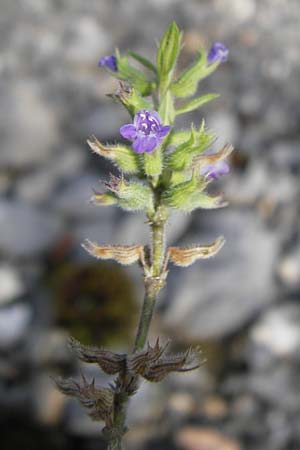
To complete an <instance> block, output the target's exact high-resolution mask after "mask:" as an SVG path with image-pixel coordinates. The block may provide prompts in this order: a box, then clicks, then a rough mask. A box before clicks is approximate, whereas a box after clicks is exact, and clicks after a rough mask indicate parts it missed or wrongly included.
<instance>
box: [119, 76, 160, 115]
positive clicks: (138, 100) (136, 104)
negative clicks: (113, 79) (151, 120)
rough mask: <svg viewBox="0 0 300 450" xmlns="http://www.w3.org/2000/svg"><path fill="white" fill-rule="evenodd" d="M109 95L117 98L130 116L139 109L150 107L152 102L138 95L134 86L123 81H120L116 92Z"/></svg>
mask: <svg viewBox="0 0 300 450" xmlns="http://www.w3.org/2000/svg"><path fill="white" fill-rule="evenodd" d="M111 97H112V98H115V99H116V100H118V101H119V102H120V103H121V104H122V105H123V106H124V107H125V108H126V109H127V111H128V112H129V114H130V115H131V116H132V117H133V116H134V115H135V113H137V112H138V111H140V110H141V109H152V104H151V103H150V102H149V101H148V100H146V99H145V98H144V97H142V96H141V95H139V93H138V92H137V90H136V89H135V88H134V87H132V86H130V85H128V84H127V85H126V84H125V83H120V87H119V90H118V92H117V93H116V94H113V95H111Z"/></svg>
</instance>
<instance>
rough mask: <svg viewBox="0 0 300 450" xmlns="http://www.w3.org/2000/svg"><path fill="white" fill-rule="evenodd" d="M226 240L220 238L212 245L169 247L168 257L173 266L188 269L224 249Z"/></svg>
mask: <svg viewBox="0 0 300 450" xmlns="http://www.w3.org/2000/svg"><path fill="white" fill-rule="evenodd" d="M224 243H225V239H224V238H223V236H220V237H219V238H218V239H216V240H215V242H213V243H212V244H210V245H204V246H195V247H186V248H179V247H169V249H168V256H169V259H170V260H171V261H172V263H173V264H175V265H176V266H180V267H188V266H190V265H191V264H193V263H194V262H195V261H197V260H198V259H207V258H210V257H211V256H214V255H216V254H217V253H218V251H219V250H220V249H221V248H222V247H223V245H224Z"/></svg>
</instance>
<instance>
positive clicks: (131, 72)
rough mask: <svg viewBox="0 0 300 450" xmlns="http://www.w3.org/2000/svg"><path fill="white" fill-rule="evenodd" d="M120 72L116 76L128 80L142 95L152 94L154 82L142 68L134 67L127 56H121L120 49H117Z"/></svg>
mask: <svg viewBox="0 0 300 450" xmlns="http://www.w3.org/2000/svg"><path fill="white" fill-rule="evenodd" d="M116 58H117V67H118V72H116V76H117V77H118V78H120V79H121V80H126V81H128V82H129V83H130V84H131V85H132V86H133V87H134V88H136V89H137V90H138V91H139V92H140V93H141V94H142V95H150V94H151V92H152V89H153V82H152V81H151V80H149V79H148V77H147V76H146V75H145V74H144V73H143V72H141V71H140V70H138V69H136V68H135V67H132V66H131V65H130V64H129V62H128V58H127V57H126V56H121V55H120V52H119V50H118V49H116Z"/></svg>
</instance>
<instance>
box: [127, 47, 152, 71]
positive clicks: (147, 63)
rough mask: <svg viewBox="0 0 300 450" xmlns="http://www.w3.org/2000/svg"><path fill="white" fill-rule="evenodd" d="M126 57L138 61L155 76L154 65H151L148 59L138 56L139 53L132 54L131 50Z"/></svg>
mask: <svg viewBox="0 0 300 450" xmlns="http://www.w3.org/2000/svg"><path fill="white" fill-rule="evenodd" d="M127 55H129V56H131V57H132V58H133V59H135V60H136V61H138V62H139V63H140V64H142V65H143V66H144V67H146V68H147V69H149V70H151V71H152V72H154V73H155V75H156V74H157V69H156V67H155V65H154V64H152V62H151V61H149V59H147V58H145V57H144V56H142V55H140V54H139V53H136V52H133V51H132V50H129V51H128V52H127Z"/></svg>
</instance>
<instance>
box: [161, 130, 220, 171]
mask: <svg viewBox="0 0 300 450" xmlns="http://www.w3.org/2000/svg"><path fill="white" fill-rule="evenodd" d="M213 139H214V134H213V133H211V132H208V131H206V129H205V123H204V121H203V122H202V124H201V126H200V128H199V130H198V131H196V130H195V128H194V127H193V126H192V127H191V131H190V135H189V138H188V140H186V141H185V142H183V143H182V144H180V145H179V146H178V147H177V148H176V149H175V150H174V151H173V152H172V153H171V154H170V156H169V157H168V159H167V165H168V167H169V168H170V169H173V170H187V169H189V168H190V166H191V164H192V161H193V158H194V156H196V155H198V154H199V153H202V152H203V151H205V150H206V149H208V148H209V146H210V145H211V144H212V142H213Z"/></svg>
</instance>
